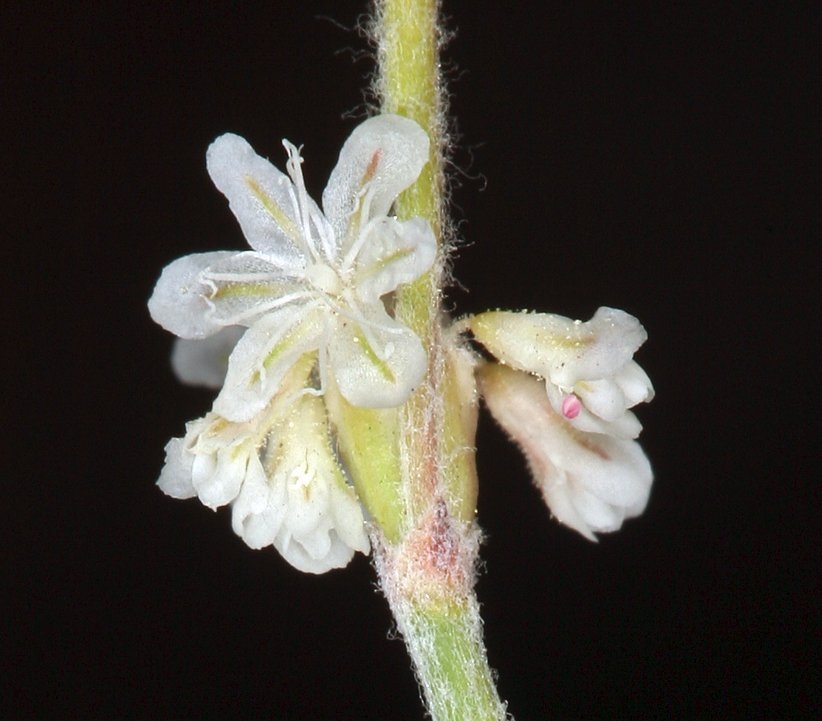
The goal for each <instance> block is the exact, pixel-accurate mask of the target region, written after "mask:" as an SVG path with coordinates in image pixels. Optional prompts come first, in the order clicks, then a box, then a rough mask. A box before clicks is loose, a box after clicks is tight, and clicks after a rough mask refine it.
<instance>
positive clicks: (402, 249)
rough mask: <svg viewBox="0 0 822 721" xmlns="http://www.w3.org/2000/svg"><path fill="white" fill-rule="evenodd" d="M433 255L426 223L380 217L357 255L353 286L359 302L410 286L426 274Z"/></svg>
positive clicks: (433, 243) (432, 241)
mask: <svg viewBox="0 0 822 721" xmlns="http://www.w3.org/2000/svg"><path fill="white" fill-rule="evenodd" d="M436 256H437V240H436V238H435V237H434V232H433V231H432V230H431V226H430V225H429V224H428V222H427V221H425V220H423V219H422V218H413V219H411V220H408V221H406V222H404V223H400V222H399V221H397V220H395V219H393V218H384V219H382V220H380V221H379V222H377V223H375V224H374V225H373V226H372V227H371V229H370V231H369V233H368V238H367V240H366V242H365V243H364V244H363V246H362V249H361V251H360V253H359V255H358V256H357V264H356V277H355V281H354V285H355V286H356V288H357V295H358V296H359V298H360V299H361V300H362V301H363V302H366V303H368V302H376V301H377V300H378V299H379V298H380V297H381V296H383V295H385V294H386V293H390V292H391V291H393V290H396V288H397V286H399V285H401V284H403V283H410V282H411V281H413V280H416V279H417V278H419V277H420V276H421V275H422V274H423V273H425V272H426V271H428V270H429V269H430V268H431V266H432V265H433V264H434V259H435V258H436Z"/></svg>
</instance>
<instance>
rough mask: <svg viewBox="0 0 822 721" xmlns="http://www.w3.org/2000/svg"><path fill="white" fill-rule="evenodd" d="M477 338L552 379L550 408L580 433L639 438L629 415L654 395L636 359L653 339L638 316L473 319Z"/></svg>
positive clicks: (609, 312)
mask: <svg viewBox="0 0 822 721" xmlns="http://www.w3.org/2000/svg"><path fill="white" fill-rule="evenodd" d="M467 325H468V327H469V328H470V329H471V331H472V333H473V334H474V337H475V338H476V339H477V340H478V341H479V342H480V343H482V345H483V346H485V347H486V348H487V349H488V351H489V352H490V353H491V354H493V355H494V356H495V357H496V358H498V359H499V360H500V361H502V362H503V363H505V364H506V365H509V366H511V367H512V368H516V369H517V370H521V371H527V372H528V373H534V374H536V375H539V376H541V377H542V378H544V379H545V388H546V391H547V393H548V398H549V400H550V402H551V406H552V407H553V408H554V410H555V411H556V412H557V413H560V414H562V415H563V416H564V417H565V418H566V419H568V421H569V422H570V423H571V424H572V425H573V426H574V427H575V428H577V429H578V430H581V431H587V432H591V433H605V434H608V435H612V436H615V437H617V438H636V437H637V436H638V435H639V432H640V431H641V430H642V426H641V425H640V423H639V421H638V420H637V418H636V416H635V415H634V414H633V413H632V412H631V411H629V410H628V409H629V408H632V407H633V406H635V405H636V404H637V403H641V402H643V401H650V400H651V399H652V398H653V396H654V389H653V386H652V385H651V381H650V380H649V378H648V376H647V375H646V373H645V371H643V370H642V368H640V367H639V365H638V364H637V363H636V362H635V361H634V360H632V359H633V355H634V353H635V352H636V350H637V349H638V348H639V347H640V346H641V345H642V344H643V343H644V342H645V340H646V338H647V333H646V332H645V329H644V328H643V327H642V325H641V324H640V323H639V321H638V320H637V319H636V318H634V317H633V316H631V315H629V314H628V313H625V312H624V311H621V310H616V309H614V308H599V309H598V310H597V312H596V313H595V314H594V317H593V318H592V319H591V320H589V321H587V322H585V323H583V322H582V321H578V320H577V321H574V320H571V319H570V318H565V317H563V316H561V315H551V314H548V313H514V312H504V311H498V312H489V313H482V314H480V315H478V316H475V317H474V318H471V319H469V320H468V321H467Z"/></svg>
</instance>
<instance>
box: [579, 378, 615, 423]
mask: <svg viewBox="0 0 822 721" xmlns="http://www.w3.org/2000/svg"><path fill="white" fill-rule="evenodd" d="M574 393H575V394H576V395H577V396H578V397H579V399H580V400H581V401H582V402H583V403H584V404H585V407H586V408H587V409H588V410H589V411H591V413H593V414H594V415H595V416H599V417H600V418H602V419H603V420H605V421H615V420H617V419H619V417H620V416H622V415H624V414H625V410H626V408H625V396H624V395H623V393H622V390H621V389H620V387H619V386H618V385H617V384H616V383H615V382H614V381H612V380H611V379H610V378H601V379H599V380H592V381H580V382H579V383H577V384H576V385H575V386H574Z"/></svg>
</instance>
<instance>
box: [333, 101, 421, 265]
mask: <svg viewBox="0 0 822 721" xmlns="http://www.w3.org/2000/svg"><path fill="white" fill-rule="evenodd" d="M428 146H429V141H428V135H427V134H426V133H425V131H424V130H423V129H422V128H421V127H420V126H419V125H417V123H415V122H414V121H413V120H410V119H408V118H404V117H401V116H399V115H377V116H375V117H373V118H369V119H368V120H366V121H365V122H363V123H361V124H360V125H359V126H357V127H356V128H354V132H352V133H351V135H350V137H349V138H348V140H346V141H345V144H344V145H343V147H342V150H341V151H340V158H339V160H338V161H337V165H336V167H335V168H334V170H333V171H332V172H331V177H330V178H329V180H328V185H327V186H326V188H325V192H324V193H323V203H322V204H323V210H324V211H325V215H326V217H327V218H328V220H329V222H330V223H331V226H332V227H333V229H334V234H335V236H336V238H337V242H338V243H340V250H341V255H340V258H342V256H343V255H344V254H345V251H346V250H347V249H348V247H350V245H351V243H352V242H353V241H354V240H355V238H356V236H357V234H358V233H359V231H360V229H361V228H362V227H363V226H364V225H365V223H367V222H368V221H369V220H371V219H372V218H378V217H381V216H385V215H388V211H389V210H390V209H391V205H392V204H393V203H394V200H395V199H396V197H397V196H398V195H399V194H400V193H401V192H402V191H403V190H405V189H406V188H407V187H408V186H410V185H411V184H412V183H413V182H414V181H415V180H416V179H417V177H418V176H419V174H420V171H421V170H422V168H423V166H424V165H425V163H426V162H428ZM363 191H365V192H363Z"/></svg>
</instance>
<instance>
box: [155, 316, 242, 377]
mask: <svg viewBox="0 0 822 721" xmlns="http://www.w3.org/2000/svg"><path fill="white" fill-rule="evenodd" d="M244 332H245V328H241V327H239V326H230V327H228V328H223V329H221V330H220V331H219V332H218V333H215V334H214V335H212V336H209V337H208V338H203V339H202V340H192V339H190V338H177V339H176V340H175V342H174V347H173V348H172V350H171V367H172V369H173V370H174V373H175V375H176V376H177V378H179V379H180V380H181V381H182V382H183V383H187V384H188V385H192V386H204V387H205V388H215V389H218V388H221V387H222V385H223V381H224V380H225V372H226V369H227V368H228V356H229V355H230V354H231V351H232V350H233V349H234V346H235V345H237V341H238V340H240V338H241V337H242V335H243V333H244Z"/></svg>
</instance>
